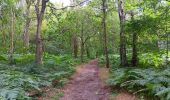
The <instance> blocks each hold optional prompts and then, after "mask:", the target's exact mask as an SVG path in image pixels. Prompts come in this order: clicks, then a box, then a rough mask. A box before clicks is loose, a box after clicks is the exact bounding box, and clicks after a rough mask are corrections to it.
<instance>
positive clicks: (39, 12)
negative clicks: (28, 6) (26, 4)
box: [35, 0, 48, 65]
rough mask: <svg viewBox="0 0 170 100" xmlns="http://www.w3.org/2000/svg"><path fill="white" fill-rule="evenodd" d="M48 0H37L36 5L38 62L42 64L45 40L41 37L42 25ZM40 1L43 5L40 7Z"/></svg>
mask: <svg viewBox="0 0 170 100" xmlns="http://www.w3.org/2000/svg"><path fill="white" fill-rule="evenodd" d="M40 1H41V2H40ZM47 2H48V0H37V4H36V5H35V10H36V14H37V32H36V55H35V58H36V64H37V65H41V64H43V41H42V38H41V27H42V21H43V16H44V12H45V9H46V3H47ZM40 3H42V7H41V9H40Z"/></svg>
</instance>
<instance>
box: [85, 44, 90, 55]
mask: <svg viewBox="0 0 170 100" xmlns="http://www.w3.org/2000/svg"><path fill="white" fill-rule="evenodd" d="M86 55H87V57H88V58H90V51H89V47H88V45H87V44H86Z"/></svg>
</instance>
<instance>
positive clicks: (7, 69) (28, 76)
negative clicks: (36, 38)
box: [0, 53, 80, 100]
mask: <svg viewBox="0 0 170 100" xmlns="http://www.w3.org/2000/svg"><path fill="white" fill-rule="evenodd" d="M34 57H35V56H34V55H33V54H27V55H26V54H24V55H22V54H15V55H14V64H13V65H9V64H8V55H5V54H3V55H0V61H1V63H0V100H15V99H17V100H25V99H26V100H27V99H32V97H30V93H31V92H32V91H36V92H37V93H38V95H41V93H42V92H43V91H42V88H43V87H47V86H55V87H62V86H63V85H64V84H66V83H67V81H68V78H69V77H70V76H71V75H72V74H73V73H74V72H75V67H74V66H76V65H77V64H79V63H80V61H79V60H78V59H74V58H72V57H71V56H69V55H58V56H56V55H51V54H48V53H45V54H44V61H43V65H42V66H36V65H35V64H34ZM36 95H37V94H36ZM33 98H34V99H35V98H36V97H33Z"/></svg>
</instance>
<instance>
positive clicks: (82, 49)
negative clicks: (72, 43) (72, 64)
mask: <svg viewBox="0 0 170 100" xmlns="http://www.w3.org/2000/svg"><path fill="white" fill-rule="evenodd" d="M80 38H81V55H80V56H81V62H83V61H84V60H83V56H84V39H83V38H84V26H83V22H82V27H81V36H80Z"/></svg>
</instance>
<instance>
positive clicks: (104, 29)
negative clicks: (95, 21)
mask: <svg viewBox="0 0 170 100" xmlns="http://www.w3.org/2000/svg"><path fill="white" fill-rule="evenodd" d="M102 8H103V9H102V11H103V21H102V24H103V34H104V52H105V57H106V67H107V68H109V56H108V47H107V41H108V40H107V29H106V27H107V26H106V25H107V23H106V17H107V12H106V11H107V1H106V0H102Z"/></svg>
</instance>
